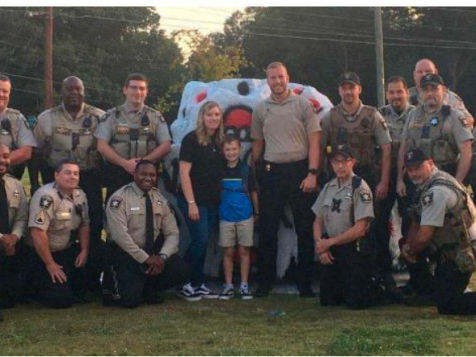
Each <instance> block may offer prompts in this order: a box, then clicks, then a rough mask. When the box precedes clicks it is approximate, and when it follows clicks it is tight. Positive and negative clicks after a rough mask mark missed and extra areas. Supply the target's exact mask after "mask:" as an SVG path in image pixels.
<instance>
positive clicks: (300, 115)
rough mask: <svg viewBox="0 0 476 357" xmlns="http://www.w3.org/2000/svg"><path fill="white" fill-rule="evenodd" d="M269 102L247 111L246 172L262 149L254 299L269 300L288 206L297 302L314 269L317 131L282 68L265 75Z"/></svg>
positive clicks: (305, 294)
mask: <svg viewBox="0 0 476 357" xmlns="http://www.w3.org/2000/svg"><path fill="white" fill-rule="evenodd" d="M266 78H267V83H268V85H269V88H270V90H271V96H270V97H269V98H267V99H265V100H264V101H262V102H261V103H259V104H258V105H257V106H256V108H255V109H254V110H253V121H252V125H251V137H252V138H253V148H252V166H253V168H254V169H255V170H256V164H257V162H258V159H259V158H260V156H261V154H262V152H263V149H264V173H263V178H262V182H261V197H260V202H261V207H262V209H261V218H260V221H261V223H260V240H259V250H258V254H259V257H258V262H259V270H260V281H259V287H258V290H257V291H256V293H255V296H256V297H263V296H267V295H268V294H269V291H270V290H271V288H272V287H273V284H274V279H275V276H276V256H277V245H278V237H277V233H278V229H279V224H280V219H281V216H282V211H283V208H284V206H285V204H286V203H287V202H289V203H290V205H291V210H292V212H293V218H294V226H295V230H296V233H297V236H298V262H299V263H298V267H297V269H298V273H297V277H298V278H297V286H298V289H299V292H300V296H301V297H312V296H314V293H313V292H312V290H311V279H312V267H313V263H314V252H313V240H312V222H313V221H314V214H313V213H312V211H311V206H312V204H313V202H314V201H315V199H316V186H317V169H318V165H319V156H320V154H319V146H320V131H321V127H320V124H319V120H318V118H317V115H316V113H315V111H314V107H313V106H312V105H311V104H310V103H309V102H308V101H307V100H306V99H305V98H303V97H301V96H297V95H295V94H294V93H293V92H292V91H291V90H290V89H289V88H288V83H289V76H288V72H287V70H286V67H285V66H284V65H283V64H282V63H279V62H273V63H271V64H270V65H268V68H267V69H266Z"/></svg>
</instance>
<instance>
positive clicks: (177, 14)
mask: <svg viewBox="0 0 476 357" xmlns="http://www.w3.org/2000/svg"><path fill="white" fill-rule="evenodd" d="M237 10H244V7H238V6H235V7H231V6H230V7H216V6H215V7H213V6H208V7H207V6H194V7H192V6H190V7H185V6H183V7H170V6H158V7H157V11H158V13H159V14H160V16H161V20H160V27H161V28H163V29H165V30H166V31H167V33H168V34H170V33H171V32H172V31H175V30H179V29H188V30H190V29H194V30H195V29H196V30H199V31H200V32H201V33H203V34H204V35H207V34H209V33H210V32H215V31H222V30H223V24H224V22H225V20H226V19H227V18H228V17H230V15H231V14H232V13H233V12H235V11H237Z"/></svg>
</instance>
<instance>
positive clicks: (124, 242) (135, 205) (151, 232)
mask: <svg viewBox="0 0 476 357" xmlns="http://www.w3.org/2000/svg"><path fill="white" fill-rule="evenodd" d="M156 183H157V170H156V168H155V164H154V163H153V162H151V161H147V160H142V161H139V162H138V163H137V165H136V171H135V173H134V182H133V183H130V184H128V185H126V186H124V187H122V188H121V189H120V190H119V191H116V192H115V193H114V194H113V195H112V196H111V199H110V200H109V202H108V204H107V208H106V215H107V223H108V228H109V233H110V239H111V242H110V243H111V244H112V249H111V255H112V256H111V265H112V269H111V270H110V271H107V273H106V274H105V277H104V284H103V288H104V289H103V292H104V298H105V299H104V302H105V304H106V305H107V304H110V303H116V304H118V305H121V306H123V307H128V308H132V307H136V306H138V305H139V304H140V303H141V301H142V300H145V302H147V303H151V304H154V303H159V302H162V298H161V296H160V295H159V292H160V291H164V290H166V289H168V288H171V287H173V286H177V285H181V284H184V283H185V282H186V281H188V280H189V279H190V276H189V271H188V267H187V265H186V264H185V263H184V262H183V260H182V259H181V258H180V257H179V256H178V254H176V253H177V251H178V242H179V230H178V228H177V222H176V220H175V217H174V214H173V210H172V209H171V207H170V206H169V203H168V202H167V200H166V199H165V198H164V196H162V194H161V193H160V191H159V190H158V189H157V188H156Z"/></svg>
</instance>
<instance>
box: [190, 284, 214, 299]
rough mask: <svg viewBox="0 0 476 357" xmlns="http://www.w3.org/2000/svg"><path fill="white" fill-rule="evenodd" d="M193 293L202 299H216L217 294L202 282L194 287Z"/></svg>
mask: <svg viewBox="0 0 476 357" xmlns="http://www.w3.org/2000/svg"><path fill="white" fill-rule="evenodd" d="M194 290H195V293H196V294H198V295H200V296H201V297H202V298H204V299H218V294H216V293H214V292H213V291H211V290H210V289H209V288H207V287H206V286H205V284H202V285H201V286H200V287H198V288H195V289H194Z"/></svg>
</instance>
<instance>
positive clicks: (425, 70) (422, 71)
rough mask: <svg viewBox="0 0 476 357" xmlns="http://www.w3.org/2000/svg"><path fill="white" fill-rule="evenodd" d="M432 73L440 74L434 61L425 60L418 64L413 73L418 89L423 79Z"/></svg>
mask: <svg viewBox="0 0 476 357" xmlns="http://www.w3.org/2000/svg"><path fill="white" fill-rule="evenodd" d="M430 73H433V74H438V68H436V65H435V63H434V62H433V61H432V60H429V59H428V58H423V59H421V60H419V61H418V62H417V63H416V65H415V70H414V71H413V80H414V81H415V85H416V87H417V88H420V80H421V78H422V77H423V76H425V75H427V74H430Z"/></svg>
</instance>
